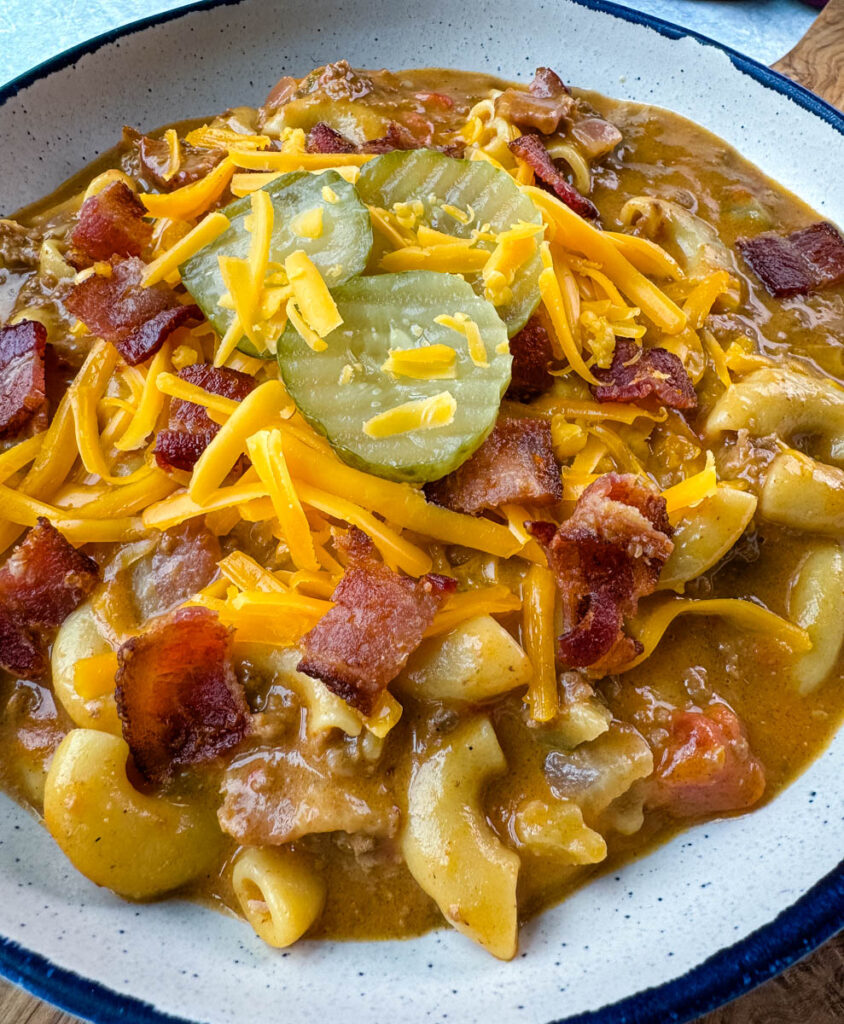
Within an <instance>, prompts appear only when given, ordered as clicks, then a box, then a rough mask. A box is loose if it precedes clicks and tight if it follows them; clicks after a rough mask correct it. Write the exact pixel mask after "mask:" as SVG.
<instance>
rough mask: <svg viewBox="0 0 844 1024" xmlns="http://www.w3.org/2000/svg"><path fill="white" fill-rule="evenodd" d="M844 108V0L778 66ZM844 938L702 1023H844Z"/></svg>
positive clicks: (38, 1007)
mask: <svg viewBox="0 0 844 1024" xmlns="http://www.w3.org/2000/svg"><path fill="white" fill-rule="evenodd" d="M773 67H774V68H776V70H777V71H780V72H782V73H783V74H784V75H788V76H789V77H790V78H793V79H794V80H795V81H797V82H800V84H801V85H805V86H806V87H807V88H808V89H811V90H812V91H813V92H816V93H817V94H818V95H820V96H823V98H824V99H825V100H827V101H828V102H829V103H832V104H833V105H834V106H836V107H838V108H839V109H844V0H829V3H828V4H827V6H826V8H825V9H824V10H823V11H822V12H821V14H820V15H819V16H818V17H817V18H816V19H815V21H814V22H813V24H812V27H811V28H810V29H809V31H808V32H807V33H806V35H805V36H804V37H803V38H802V39H801V40H800V42H799V43H798V44H797V45H796V46H795V47H794V49H793V50H791V51H790V53H787V54H786V55H785V56H784V57H783V58H782V59H781V60H778V61H777V62H776V64H774V65H773ZM78 1020H79V1018H77V1017H72V1016H70V1015H69V1014H66V1013H63V1012H62V1011H61V1010H57V1009H55V1008H54V1007H52V1006H48V1005H47V1004H46V1003H42V1002H41V1001H40V1000H38V999H35V998H33V997H32V996H30V995H28V994H27V993H26V992H22V991H21V990H20V989H17V988H15V987H14V986H12V985H10V984H8V982H5V981H2V979H0V1024H76V1022H78ZM842 1022H844V933H842V934H840V935H839V936H838V937H837V938H834V939H832V940H831V941H829V942H828V943H827V944H826V945H824V946H822V947H821V948H820V949H819V950H817V951H816V952H814V953H813V954H811V955H810V956H808V957H806V958H805V959H804V960H801V961H800V962H799V963H797V964H795V965H794V966H793V967H791V968H789V970H787V971H785V973H784V974H781V975H780V976H779V977H777V978H774V979H772V980H771V981H768V982H766V983H765V984H764V985H761V986H759V988H756V989H754V990H753V991H752V992H748V993H747V994H746V995H744V996H741V997H740V998H739V999H736V1000H735V1001H733V1002H732V1003H729V1004H728V1005H727V1006H724V1007H722V1008H721V1009H719V1010H715V1011H713V1012H712V1013H710V1014H707V1015H706V1016H705V1017H701V1018H699V1020H698V1021H697V1024H842Z"/></svg>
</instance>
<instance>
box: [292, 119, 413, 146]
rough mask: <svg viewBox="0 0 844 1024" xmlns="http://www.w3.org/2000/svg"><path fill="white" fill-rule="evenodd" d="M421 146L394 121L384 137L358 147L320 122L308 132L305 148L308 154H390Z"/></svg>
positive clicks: (408, 132)
mask: <svg viewBox="0 0 844 1024" xmlns="http://www.w3.org/2000/svg"><path fill="white" fill-rule="evenodd" d="M423 145H424V143H422V142H420V141H419V139H417V138H416V137H415V136H414V135H413V134H412V133H411V132H410V131H409V130H408V129H407V128H405V127H404V126H403V125H400V124H398V123H397V122H395V121H392V122H391V123H390V124H389V125H388V126H387V133H386V135H383V136H382V137H381V138H380V139H370V140H369V141H368V142H364V143H363V145H360V146H358V145H356V144H355V143H354V142H352V141H351V140H350V139H347V138H346V136H345V135H341V134H340V132H338V131H335V130H334V129H333V128H332V127H331V126H330V125H327V124H326V123H325V122H324V121H320V122H319V123H318V124H315V125H314V126H313V128H311V130H310V131H309V132H308V141H307V145H306V148H307V150H308V152H309V153H392V151H393V150H394V149H420V148H422V146H423Z"/></svg>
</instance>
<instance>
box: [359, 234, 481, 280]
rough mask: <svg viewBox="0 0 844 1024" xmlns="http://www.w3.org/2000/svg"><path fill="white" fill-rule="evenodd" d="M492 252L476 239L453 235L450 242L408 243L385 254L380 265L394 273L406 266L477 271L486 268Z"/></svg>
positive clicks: (420, 268)
mask: <svg viewBox="0 0 844 1024" xmlns="http://www.w3.org/2000/svg"><path fill="white" fill-rule="evenodd" d="M489 258H490V254H489V253H488V252H487V251H486V249H478V248H476V247H475V246H474V245H473V243H472V241H471V240H469V239H467V240H457V239H453V240H452V241H450V242H448V243H447V244H443V245H432V246H429V247H427V248H423V247H422V246H421V245H406V246H404V247H403V248H401V249H396V250H395V251H394V252H388V253H386V254H385V255H384V256H382V257H381V262H380V264H379V265H380V267H381V269H382V270H386V271H388V272H390V273H401V272H402V271H405V270H435V271H439V272H440V273H443V274H474V273H477V272H478V271H479V270H483V268H484V267H485V266H486V264H487V261H488V260H489Z"/></svg>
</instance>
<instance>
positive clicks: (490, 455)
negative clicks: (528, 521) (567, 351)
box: [425, 419, 563, 516]
mask: <svg viewBox="0 0 844 1024" xmlns="http://www.w3.org/2000/svg"><path fill="white" fill-rule="evenodd" d="M425 496H426V497H427V498H428V500H429V501H433V502H435V503H436V504H437V505H443V506H444V507H445V508H450V509H451V510H452V511H454V512H464V513H466V514H468V515H473V516H477V515H480V514H481V512H484V511H487V510H491V509H497V508H499V507H500V506H501V505H507V504H511V503H513V504H522V503H527V504H530V505H553V504H555V503H556V502H558V501H561V500H562V497H563V486H562V482H561V479H560V464H559V463H558V462H557V457H556V456H555V455H554V448H553V445H552V444H551V425H550V424H549V423H548V422H546V421H545V420H540V419H500V420H499V421H498V423H497V424H496V425H495V427H494V428H493V430H492V433H491V434H490V435H489V437H488V438H487V439H486V440H485V441H484V443H483V444H482V445H481V446H480V448H478V450H477V451H476V452H475V453H474V455H472V456H470V457H469V458H468V459H467V460H466V461H465V462H464V463H463V464H462V465H461V466H458V467H457V469H455V470H454V472H452V473H449V474H448V476H445V477H443V478H442V480H437V481H435V482H434V483H430V484H426V485H425Z"/></svg>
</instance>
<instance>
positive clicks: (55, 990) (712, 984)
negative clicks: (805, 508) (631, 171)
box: [0, 0, 844, 1024]
mask: <svg viewBox="0 0 844 1024" xmlns="http://www.w3.org/2000/svg"><path fill="white" fill-rule="evenodd" d="M241 2H242V0H196V2H194V3H190V4H186V5H185V6H184V7H179V8H177V9H176V10H172V11H162V12H161V13H159V14H154V15H150V16H149V17H146V18H141V19H138V20H137V21H133V22H130V23H129V24H127V25H122V26H120V27H119V28H115V29H111V30H109V31H108V32H103V33H102V34H101V35H98V36H95V37H94V38H93V39H89V40H88V41H86V42H84V43H80V44H79V45H77V46H74V47H71V48H70V49H68V50H65V51H63V52H62V53H60V54H57V55H56V56H55V57H51V58H50V59H49V60H46V61H43V62H42V63H41V64H38V65H36V67H34V68H31V69H30V70H29V71H26V72H24V73H23V74H22V75H19V76H18V77H17V78H14V79H12V81H11V82H8V83H7V84H6V85H4V86H3V87H2V88H0V106H3V104H5V103H6V102H7V101H8V100H9V99H11V98H12V97H14V96H16V95H17V94H18V93H19V92H20V91H21V90H22V89H25V88H27V87H28V86H30V85H32V84H33V83H34V82H37V81H38V80H39V79H40V78H43V77H45V76H46V75H48V74H51V73H52V72H54V71H60V70H62V69H63V68H66V67H69V66H70V65H72V64H74V63H76V61H78V60H79V59H80V58H82V57H85V56H87V55H89V54H92V53H95V52H96V51H97V50H100V49H102V47H104V46H108V45H109V44H110V43H113V42H115V41H116V40H119V39H122V38H123V37H125V36H128V35H132V34H134V33H136V32H142V31H143V30H144V29H147V28H151V27H154V26H158V25H163V24H165V23H166V22H168V21H175V20H176V19H177V18H183V17H185V16H186V15H189V14H194V13H197V12H199V11H203V10H211V9H213V8H217V7H234V6H237V5H238V4H240V3H241ZM570 2H572V3H576V4H578V5H579V6H581V7H587V8H589V9H590V10H595V11H600V12H601V13H603V14H609V15H612V16H613V17H616V18H620V19H621V20H622V21H627V22H630V23H632V24H635V25H643V26H645V27H647V28H650V29H652V30H654V31H655V32H658V33H659V34H660V35H662V36H666V37H667V38H669V39H682V38H687V37H688V38H691V39H695V40H697V42H699V43H701V44H703V45H704V46H712V47H715V49H717V50H721V51H722V52H723V53H725V54H726V55H727V56H728V57H729V59H730V62H731V63H732V64H733V66H734V67H735V68H736V69H737V70H739V71H741V72H742V73H743V74H746V75H749V76H750V77H751V78H753V79H755V81H757V82H760V83H761V84H762V85H764V86H765V87H766V88H769V89H772V90H774V92H778V93H780V94H781V95H783V96H786V97H787V98H788V99H790V100H792V102H794V103H796V104H797V105H798V106H800V107H803V109H804V110H808V111H809V112H810V113H812V114H814V115H815V116H816V117H819V118H820V119H821V120H822V121H825V122H826V123H827V124H829V125H831V126H832V127H833V128H834V129H835V130H836V131H838V132H840V133H841V134H842V135H844V114H842V113H841V112H840V111H838V110H836V108H835V107H833V106H832V105H831V104H829V103H827V102H826V101H825V100H822V99H821V98H820V97H818V96H816V95H815V94H814V93H812V92H810V91H809V90H808V89H805V88H804V87H803V86H802V85H798V84H797V83H796V82H792V81H791V79H789V78H786V77H785V76H784V75H781V74H779V72H777V71H772V70H771V69H770V68H769V67H766V66H765V65H764V64H760V63H759V61H756V60H754V59H753V58H752V57H746V56H745V55H744V54H742V53H739V52H738V51H737V50H733V49H732V48H731V47H729V46H725V45H724V44H723V43H719V42H716V41H715V40H714V39H710V38H709V37H708V36H705V35H701V33H699V32H695V31H694V30H692V29H686V28H682V27H680V26H679V25H675V24H672V23H671V22H668V21H663V20H662V19H661V18H656V17H654V16H653V15H650V14H645V13H644V12H642V11H636V10H633V9H632V8H629V7H622V6H620V5H619V4H616V3H613V2H612V0H570ZM842 927H844V861H842V862H841V863H840V864H839V865H838V867H837V868H835V869H834V870H833V871H831V872H830V873H829V874H828V875H826V876H825V877H824V878H822V879H821V880H820V881H818V882H816V883H815V885H814V886H812V888H811V889H809V891H808V892H806V893H805V894H804V895H803V896H802V897H800V899H798V900H797V901H796V902H795V903H793V904H792V905H791V906H790V907H787V908H786V909H785V910H783V911H782V912H781V913H780V914H778V915H777V917H775V918H774V920H773V921H770V922H769V923H768V924H766V925H763V926H762V927H761V928H758V929H757V930H756V931H754V932H752V933H751V934H750V935H748V936H746V937H745V938H744V939H742V940H741V941H740V942H737V943H735V944H734V945H732V946H729V947H727V948H725V949H722V950H721V951H720V952H718V953H715V954H714V955H713V956H711V957H709V958H708V959H707V960H705V961H704V962H703V963H702V964H699V965H698V966H697V967H694V968H692V970H690V971H688V972H687V973H686V974H683V975H681V976H680V977H678V978H674V979H673V980H672V981H667V982H665V983H663V984H662V985H658V986H655V987H654V988H649V989H645V990H643V991H642V992H637V993H636V994H635V995H632V996H628V997H627V998H625V999H622V1000H620V1001H618V1002H616V1003H612V1004H609V1005H607V1006H603V1007H601V1008H600V1009H598V1010H589V1011H587V1012H585V1013H580V1014H576V1015H575V1016H573V1017H566V1018H564V1019H560V1020H558V1021H556V1022H552V1024H683V1022H685V1021H690V1020H692V1019H693V1018H695V1017H698V1016H700V1015H702V1014H704V1013H708V1012H709V1011H710V1010H712V1009H714V1008H716V1007H718V1006H721V1005H723V1004H724V1003H726V1002H729V1001H730V1000H732V999H735V998H737V997H738V996H740V995H743V994H744V993H746V992H748V991H750V990H751V989H752V988H755V987H756V986H757V985H759V984H761V983H762V982H764V981H767V980H768V979H769V978H772V977H774V975H776V974H779V973H780V972H781V971H784V970H785V969H786V968H787V967H789V966H791V965H792V964H793V963H795V962H796V961H797V960H799V959H800V958H801V957H803V956H805V955H806V954H807V953H810V952H811V951H812V950H813V949H815V948H817V947H818V946H820V945H821V944H822V943H823V942H825V941H826V940H827V939H829V938H831V937H832V936H833V935H835V934H836V933H837V932H838V931H839V930H840V929H841V928H842ZM0 975H2V976H3V977H5V978H7V979H8V980H9V981H11V982H13V983H14V984H16V985H19V986H21V987H22V988H24V989H26V990H27V991H28V992H31V993H32V994H33V995H35V996H37V997H38V998H40V999H44V1000H46V1001H48V1002H50V1003H52V1004H53V1005H55V1006H58V1007H59V1008H60V1009H62V1010H66V1011H67V1012H69V1013H74V1014H76V1015H77V1016H81V1017H84V1018H86V1019H88V1020H90V1021H93V1022H94V1024H118V1022H119V1024H198V1022H196V1021H190V1020H187V1019H186V1018H184V1017H173V1016H170V1015H169V1014H165V1013H162V1012H161V1011H159V1010H156V1009H155V1007H153V1006H151V1005H150V1004H149V1003H146V1002H144V1001H143V1000H140V999H136V998H135V997H134V996H127V995H121V994H120V993H119V992H115V991H114V990H113V989H110V988H107V987H106V986H105V985H101V984H99V983H98V982H93V981H89V980H88V979H86V978H83V977H81V976H80V975H78V974H76V973H74V972H73V971H68V970H65V969H64V968H61V967H57V966H56V965H55V964H53V963H51V962H50V961H49V960H47V959H46V958H45V957H43V956H41V955H40V954H38V953H34V952H32V951H31V950H27V949H24V948H23V947H22V946H20V945H19V944H18V943H16V942H13V941H11V940H10V939H5V938H2V937H0Z"/></svg>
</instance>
